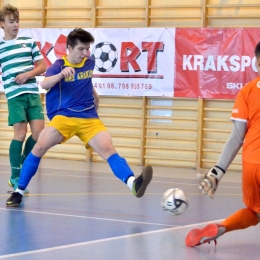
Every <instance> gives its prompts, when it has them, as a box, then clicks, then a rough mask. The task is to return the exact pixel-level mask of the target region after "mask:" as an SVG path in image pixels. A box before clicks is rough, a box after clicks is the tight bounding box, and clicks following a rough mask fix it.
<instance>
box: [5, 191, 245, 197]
mask: <svg viewBox="0 0 260 260" xmlns="http://www.w3.org/2000/svg"><path fill="white" fill-rule="evenodd" d="M186 193H187V195H188V196H206V195H204V194H201V193H199V192H198V193H189V192H186ZM89 195H91V196H93V195H100V196H102V195H106V196H109V195H110V196H117V195H126V196H133V194H132V193H129V192H124V193H123V192H109V193H105V192H104V193H101V192H99V193H94V192H93V193H89V192H79V193H29V194H25V195H24V196H25V197H48V196H89ZM145 195H146V196H147V195H162V193H161V192H146V193H145ZM9 196H10V194H0V197H9ZM216 196H242V193H237V194H235V193H233V194H229V193H227V194H225V193H217V194H216Z"/></svg>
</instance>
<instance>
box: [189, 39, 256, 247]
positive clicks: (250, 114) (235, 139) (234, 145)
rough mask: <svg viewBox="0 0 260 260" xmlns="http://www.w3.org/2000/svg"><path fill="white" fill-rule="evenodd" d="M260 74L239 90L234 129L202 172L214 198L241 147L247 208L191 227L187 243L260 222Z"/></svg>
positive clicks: (205, 189)
mask: <svg viewBox="0 0 260 260" xmlns="http://www.w3.org/2000/svg"><path fill="white" fill-rule="evenodd" d="M255 56H256V63H255V65H256V68H257V70H258V74H259V75H260V42H259V43H258V44H257V46H256V48H255ZM259 101H260V77H257V78H256V79H254V80H252V81H251V82H249V83H248V84H246V85H245V86H244V87H243V88H242V89H241V90H240V92H239V93H238V95H237V98H236V101H235V104H234V108H233V110H232V115H231V120H232V121H233V129H232V132H231V135H230V137H229V139H228V140H227V142H226V144H225V146H224V148H223V151H222V153H221V155H220V157H219V160H218V162H217V164H216V166H215V167H213V168H212V169H210V170H209V172H208V173H207V174H206V175H200V179H201V183H200V186H199V188H200V190H201V191H202V193H203V194H205V195H209V196H210V197H211V198H213V197H214V194H215V191H216V189H217V186H218V183H219V181H220V180H221V178H222V177H223V175H224V174H225V171H226V170H227V168H228V166H229V165H230V164H231V162H232V161H233V159H234V158H235V156H236V154H237V153H238V151H239V149H240V148H241V146H242V145H243V148H242V166H243V167H242V190H243V201H244V203H245V205H246V208H243V209H240V210H238V211H237V212H236V213H234V214H233V215H231V216H229V217H228V218H227V219H225V220H224V221H223V222H222V223H219V224H214V223H212V224H209V225H207V226H206V227H204V228H202V229H193V230H191V231H190V232H189V233H188V235H187V237H186V241H185V242H186V245H187V246H190V247H192V246H198V245H201V244H203V243H206V242H209V241H212V240H214V241H215V244H216V239H217V238H218V237H219V236H221V235H223V234H224V233H226V232H229V231H233V230H238V229H244V228H248V227H250V226H255V225H257V224H258V222H259V221H260V102H259Z"/></svg>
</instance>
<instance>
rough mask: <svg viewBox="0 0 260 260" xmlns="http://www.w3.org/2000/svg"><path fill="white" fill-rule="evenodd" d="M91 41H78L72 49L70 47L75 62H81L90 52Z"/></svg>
mask: <svg viewBox="0 0 260 260" xmlns="http://www.w3.org/2000/svg"><path fill="white" fill-rule="evenodd" d="M89 48H90V43H82V42H79V41H78V44H77V45H76V46H75V47H74V48H73V49H72V48H71V46H69V47H68V49H69V56H70V58H71V61H72V63H73V64H78V63H81V62H82V60H83V59H84V58H86V57H87V56H88V54H89Z"/></svg>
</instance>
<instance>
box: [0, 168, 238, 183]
mask: <svg viewBox="0 0 260 260" xmlns="http://www.w3.org/2000/svg"><path fill="white" fill-rule="evenodd" d="M44 169H45V168H39V170H44ZM46 169H51V170H53V168H46ZM64 170H65V171H72V172H73V171H75V172H84V173H92V174H100V173H102V174H109V175H110V174H113V173H112V172H111V173H107V172H104V171H91V170H68V169H64ZM1 173H4V174H10V172H7V171H0V174H1ZM36 174H37V173H36ZM39 174H40V175H42V176H44V175H46V176H48V175H50V176H51V175H54V176H68V177H76V178H88V177H92V178H104V179H111V180H114V179H115V177H97V176H90V175H88V176H86V175H75V174H73V175H72V174H64V173H63V172H59V171H57V172H54V173H39ZM154 177H155V178H169V179H186V180H195V181H199V179H197V178H190V177H179V176H177V177H173V176H161V175H154ZM153 182H160V183H161V182H162V183H169V182H164V181H153ZM221 182H222V183H223V182H227V183H237V184H241V181H228V180H223V179H222V180H221ZM180 184H181V183H180ZM192 185H194V184H192Z"/></svg>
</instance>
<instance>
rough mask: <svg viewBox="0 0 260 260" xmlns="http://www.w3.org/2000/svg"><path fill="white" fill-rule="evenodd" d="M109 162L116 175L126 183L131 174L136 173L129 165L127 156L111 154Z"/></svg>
mask: <svg viewBox="0 0 260 260" xmlns="http://www.w3.org/2000/svg"><path fill="white" fill-rule="evenodd" d="M107 162H108V164H109V166H110V168H111V169H112V171H113V173H114V174H115V175H116V177H117V178H118V179H120V180H121V181H123V182H124V183H126V182H127V180H128V178H129V177H130V176H134V173H133V172H132V170H131V169H130V167H129V166H128V164H127V162H126V160H125V158H122V157H120V156H119V155H118V153H115V154H113V155H111V156H110V157H109V158H108V159H107Z"/></svg>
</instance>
